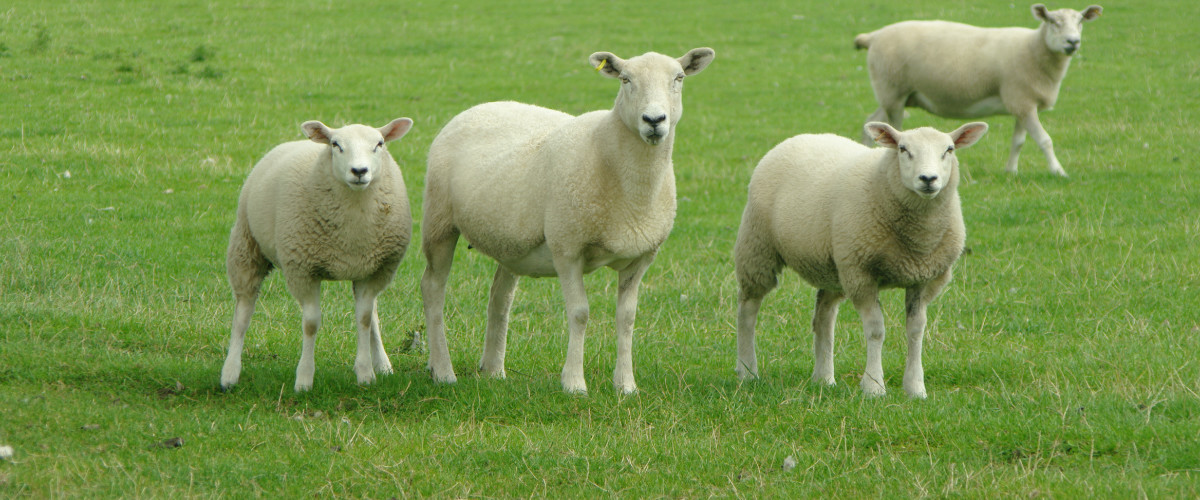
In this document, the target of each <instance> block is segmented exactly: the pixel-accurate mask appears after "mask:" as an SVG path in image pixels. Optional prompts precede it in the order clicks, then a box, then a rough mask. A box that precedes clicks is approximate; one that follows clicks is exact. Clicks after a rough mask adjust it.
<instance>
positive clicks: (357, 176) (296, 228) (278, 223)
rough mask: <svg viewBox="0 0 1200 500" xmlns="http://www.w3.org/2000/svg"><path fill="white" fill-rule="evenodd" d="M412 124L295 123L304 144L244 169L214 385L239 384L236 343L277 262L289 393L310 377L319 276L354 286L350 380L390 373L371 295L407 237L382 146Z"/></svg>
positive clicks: (308, 383)
mask: <svg viewBox="0 0 1200 500" xmlns="http://www.w3.org/2000/svg"><path fill="white" fill-rule="evenodd" d="M412 123H413V122H412V120H410V119H408V118H398V119H395V120H392V122H391V123H388V124H387V125H384V126H383V127H380V128H378V129H376V128H372V127H368V126H365V125H348V126H345V127H342V128H339V129H330V128H329V127H326V126H325V124H323V123H321V122H318V121H309V122H305V123H304V124H303V125H301V129H302V130H303V131H304V134H305V135H307V136H308V138H309V139H310V140H308V141H295V142H289V143H285V144H281V145H279V146H277V147H275V149H272V150H271V151H270V152H269V153H267V155H266V156H264V157H263V159H262V160H260V161H259V162H258V164H257V165H255V166H254V169H253V170H251V171H250V176H249V177H248V178H247V179H246V183H245V185H244V186H243V187H242V193H241V196H240V197H239V198H238V209H237V221H236V222H234V225H233V231H232V233H231V234H230V236H229V250H228V252H227V255H226V270H227V272H228V274H229V284H230V286H231V287H233V295H234V297H235V298H236V299H237V306H236V309H235V312H234V317H233V330H232V333H231V334H230V336H229V354H228V355H227V357H226V358H225V366H224V368H222V369H221V387H222V388H229V387H231V386H233V385H234V384H236V383H237V382H238V377H239V375H240V374H241V371H242V345H243V342H244V340H245V337H246V328H247V327H248V326H249V325H250V316H251V315H252V314H253V313H254V302H255V301H256V300H257V299H258V291H259V287H260V285H262V281H263V279H264V278H266V276H267V273H269V272H270V271H271V268H273V267H279V268H280V270H282V271H283V276H284V278H285V279H286V280H287V287H288V291H289V292H291V294H292V296H293V297H295V298H296V300H297V301H299V302H300V307H301V309H302V311H303V313H302V314H303V333H304V342H303V349H302V351H301V353H300V364H299V365H298V366H297V367H296V386H295V390H296V391H306V390H309V389H311V388H312V383H313V370H314V366H313V348H314V345H315V343H316V335H317V327H318V326H319V325H320V322H321V303H320V300H321V281H324V280H349V281H353V282H354V309H355V318H356V319H357V322H358V352H357V355H356V356H355V358H354V373H356V374H357V375H358V383H360V384H367V383H371V382H373V381H374V380H375V373H385V374H386V373H391V372H392V363H391V361H390V360H388V357H387V353H386V352H384V349H383V342H382V341H381V340H380V333H379V316H378V314H377V313H376V311H375V298H376V297H377V296H378V295H379V293H380V292H382V291H383V289H384V288H386V287H387V286H388V284H389V283H391V282H392V277H393V276H394V275H395V274H396V267H397V266H398V265H399V264H400V259H401V258H402V257H403V256H404V251H405V249H407V248H408V242H409V240H410V238H411V236H412V216H411V215H410V213H409V207H408V197H407V195H406V193H405V187H404V179H403V178H402V176H401V174H400V168H399V167H398V166H397V165H396V162H395V160H393V159H392V156H391V155H390V154H388V152H387V147H386V146H385V145H384V144H385V143H386V142H388V141H393V140H396V139H399V138H401V137H403V136H404V134H405V133H407V132H408V130H409V128H411V127H412Z"/></svg>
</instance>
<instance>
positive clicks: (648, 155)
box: [593, 111, 675, 206]
mask: <svg viewBox="0 0 1200 500" xmlns="http://www.w3.org/2000/svg"><path fill="white" fill-rule="evenodd" d="M596 133H597V136H598V137H596V138H595V142H593V144H607V145H608V147H603V148H601V150H600V159H601V165H600V168H601V169H604V170H608V171H609V172H611V174H612V177H611V178H614V179H616V180H617V184H618V186H619V192H620V194H621V195H622V196H624V198H625V199H626V200H627V201H629V202H631V203H633V204H634V205H639V206H645V205H649V204H650V203H651V202H653V201H654V199H655V197H656V195H657V194H658V193H659V192H660V191H661V189H662V187H663V182H665V181H667V179H670V180H672V181H673V180H674V172H673V171H672V169H671V152H672V149H673V147H674V144H675V127H674V124H672V127H671V131H670V132H669V133H668V134H667V137H665V138H663V141H662V142H661V143H659V144H658V145H657V146H651V145H650V144H646V142H645V141H643V140H642V138H641V137H640V136H639V135H638V134H637V132H633V131H630V130H629V128H628V127H626V126H625V124H624V123H623V122H622V121H621V119H620V117H619V116H618V115H617V113H616V112H615V111H614V112H612V113H610V114H609V116H608V118H607V119H606V120H605V122H604V125H603V126H601V127H599V128H598V129H597V131H596Z"/></svg>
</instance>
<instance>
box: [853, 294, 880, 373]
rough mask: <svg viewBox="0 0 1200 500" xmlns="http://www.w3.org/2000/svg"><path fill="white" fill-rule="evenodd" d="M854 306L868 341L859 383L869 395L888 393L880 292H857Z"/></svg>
mask: <svg viewBox="0 0 1200 500" xmlns="http://www.w3.org/2000/svg"><path fill="white" fill-rule="evenodd" d="M853 300H854V308H855V309H857V310H858V315H859V317H860V318H861V319H862V325H863V337H864V338H865V339H866V342H867V364H866V368H865V369H864V371H863V377H862V381H861V382H860V383H859V385H860V386H861V387H862V391H863V393H864V394H866V395H868V396H882V395H884V394H886V393H887V389H886V386H885V385H884V378H883V338H884V326H883V309H882V308H881V307H880V306H879V292H878V290H872V291H870V293H861V292H860V293H857V294H855V295H854V297H853Z"/></svg>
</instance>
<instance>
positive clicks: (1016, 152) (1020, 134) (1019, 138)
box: [1004, 118, 1026, 175]
mask: <svg viewBox="0 0 1200 500" xmlns="http://www.w3.org/2000/svg"><path fill="white" fill-rule="evenodd" d="M1025 136H1026V132H1025V126H1024V125H1022V124H1021V119H1020V118H1017V120H1016V125H1014V126H1013V136H1012V146H1011V147H1010V148H1009V150H1008V162H1007V163H1006V164H1005V165H1004V170H1005V171H1006V172H1008V173H1010V174H1014V175H1015V174H1016V173H1017V159H1018V157H1020V156H1021V146H1024V145H1025Z"/></svg>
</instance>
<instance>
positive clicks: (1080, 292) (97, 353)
mask: <svg viewBox="0 0 1200 500" xmlns="http://www.w3.org/2000/svg"><path fill="white" fill-rule="evenodd" d="M280 5H281V4H279V3H277V2H266V1H261V0H245V1H224V0H222V1H213V2H184V1H178V0H166V1H161V2H136V1H127V0H109V1H80V2H46V1H36V2H35V1H29V0H13V1H10V2H6V4H5V5H4V6H3V7H0V118H2V120H0V152H2V153H3V154H2V155H0V200H2V201H0V262H2V263H0V445H9V446H12V447H13V449H14V454H13V456H12V457H11V458H10V459H8V460H0V496H3V497H35V498H43V497H63V496H67V497H172V498H176V497H244V496H269V497H298V496H310V495H336V496H339V497H370V498H389V497H397V498H407V497H426V496H435V497H535V496H538V497H540V496H549V497H584V496H588V497H635V498H637V497H708V496H719V497H743V496H745V497H760V496H779V497H793V498H794V497H814V496H831V497H850V498H855V497H881V496H886V497H901V498H905V497H930V496H932V497H944V496H963V497H987V498H994V497H1020V498H1039V497H1080V496H1096V497H1115V498H1128V497H1143V496H1145V497H1177V498H1178V497H1196V496H1200V394H1198V393H1200V362H1198V360H1197V353H1198V352H1200V308H1198V307H1197V306H1198V305H1200V300H1198V299H1200V201H1198V198H1197V194H1196V193H1197V190H1200V169H1198V168H1197V157H1198V155H1197V147H1198V146H1197V145H1198V144H1200V133H1197V129H1196V128H1195V127H1196V125H1197V123H1198V122H1200V100H1198V98H1197V88H1200V51H1198V50H1197V49H1196V47H1195V46H1194V44H1187V43H1182V42H1181V40H1183V39H1184V38H1186V37H1187V36H1194V31H1195V30H1194V19H1190V18H1189V16H1186V15H1181V14H1180V13H1182V12H1192V11H1194V7H1193V6H1192V4H1191V3H1189V2H1183V1H1180V0H1169V1H1166V2H1160V3H1158V4H1156V5H1155V7H1154V8H1145V7H1136V6H1131V5H1127V4H1112V5H1108V4H1104V7H1105V10H1104V15H1103V16H1102V17H1101V18H1100V19H1098V20H1096V21H1094V22H1090V23H1088V24H1087V25H1086V27H1085V29H1084V32H1083V45H1082V49H1081V51H1080V52H1079V53H1078V54H1077V55H1076V56H1075V57H1074V60H1073V62H1072V64H1071V68H1070V71H1069V73H1068V75H1067V77H1066V79H1065V81H1064V83H1063V89H1062V94H1061V96H1060V98H1059V101H1058V104H1057V106H1056V109H1055V110H1054V111H1050V112H1045V113H1043V114H1042V115H1041V117H1042V123H1043V124H1044V125H1045V128H1046V130H1047V131H1048V132H1049V133H1050V135H1051V136H1052V137H1053V138H1054V141H1055V142H1054V144H1055V150H1056V152H1057V154H1058V157H1059V159H1060V160H1061V161H1062V163H1063V165H1064V167H1065V168H1066V170H1067V172H1069V173H1070V174H1071V178H1070V179H1060V178H1057V177H1055V176H1053V175H1051V174H1050V173H1049V172H1048V171H1047V169H1046V163H1045V160H1044V158H1043V157H1042V155H1041V153H1040V151H1038V149H1037V147H1036V145H1034V144H1032V143H1027V144H1026V146H1025V149H1024V151H1023V154H1022V156H1021V160H1022V162H1021V172H1020V174H1019V175H1017V176H1012V175H1008V174H1006V173H1005V172H1004V171H1003V166H1004V160H1005V158H1006V157H1007V154H1008V145H1009V137H1010V135H1011V133H1012V127H1013V124H1012V119H1011V118H1010V117H1007V116H1001V117H992V118H988V119H986V121H987V122H988V123H989V124H990V125H991V131H990V132H989V134H988V135H987V136H985V137H984V138H983V139H982V140H981V141H980V142H979V143H978V144H977V145H975V146H973V147H972V148H970V149H969V150H965V151H963V152H962V153H961V155H960V158H961V160H962V162H963V177H964V180H965V182H964V184H963V185H962V186H961V188H960V193H961V195H962V199H963V211H964V218H965V220H966V226H967V246H968V247H969V250H970V251H969V253H967V254H966V255H964V256H963V257H962V258H961V259H960V260H959V262H958V264H957V266H956V268H955V280H954V281H953V282H952V283H951V284H950V285H949V287H948V288H947V290H946V292H945V293H944V294H943V295H942V296H941V297H940V298H938V299H937V300H936V301H934V302H933V304H932V305H931V306H930V309H929V325H928V327H927V337H926V341H925V370H926V385H927V388H928V390H929V399H928V400H925V401H913V400H910V399H908V398H907V397H906V396H905V395H904V392H903V390H902V389H901V387H900V376H901V373H902V370H903V363H904V342H903V329H902V327H901V325H902V323H903V300H902V295H903V294H902V293H901V292H896V291H893V292H888V293H885V294H884V295H883V307H884V310H885V318H886V322H887V323H886V324H887V327H888V335H889V339H888V340H887V341H886V343H885V347H884V360H883V366H884V370H885V374H886V375H887V377H888V380H887V388H888V394H887V395H886V396H884V397H881V398H866V397H864V396H863V395H862V394H861V392H860V391H859V389H858V378H859V376H860V375H861V373H862V368H863V363H864V357H865V355H864V342H863V340H862V335H861V324H860V323H859V321H858V316H857V313H856V312H855V311H854V310H853V307H843V308H842V311H841V314H840V316H839V321H838V327H837V330H836V336H837V341H836V347H835V355H834V356H835V363H836V364H835V368H836V374H837V382H838V385H837V386H835V387H832V388H821V387H817V386H815V385H813V384H811V383H810V382H809V374H810V373H811V370H812V340H811V338H812V337H811V329H810V321H811V315H812V306H813V304H812V303H813V297H814V290H813V289H812V288H811V287H809V286H807V285H806V284H804V283H802V282H801V281H800V280H799V279H798V278H796V277H795V275H794V274H792V273H790V272H785V273H784V274H781V285H780V287H779V288H778V289H777V291H776V292H775V293H773V294H771V295H769V296H768V297H767V299H766V300H765V302H764V305H763V309H762V313H761V314H760V317H759V330H758V331H759V336H758V342H759V344H758V351H759V367H760V370H761V373H762V378H761V379H760V380H757V381H751V382H746V383H741V382H739V381H738V380H737V377H736V376H735V374H734V361H735V342H734V340H735V334H734V332H735V327H734V322H735V309H736V302H737V301H736V293H737V292H736V290H737V288H736V280H735V279H734V273H733V262H732V248H733V243H734V237H735V234H736V231H737V225H738V222H739V220H740V215H741V210H742V207H743V205H744V203H745V193H746V191H745V189H746V184H747V182H748V180H749V177H750V173H751V171H752V169H753V167H754V165H755V164H756V163H757V161H758V159H759V158H760V157H761V156H762V155H763V154H764V153H765V152H766V151H767V150H769V149H770V148H771V147H772V146H774V145H775V144H777V143H779V142H780V141H782V140H784V139H786V138H787V137H790V136H792V135H795V134H799V133H815V132H834V133H838V134H842V135H846V136H850V137H857V136H858V133H859V130H860V128H861V126H862V122H863V120H864V118H865V117H866V116H867V115H868V114H870V113H871V112H872V111H873V110H874V109H875V107H876V103H875V101H874V98H873V97H872V94H871V89H870V85H869V81H868V78H867V73H866V70H865V68H864V61H865V53H863V52H858V51H855V50H854V49H853V45H852V41H853V38H854V36H855V35H856V34H858V33H862V32H865V31H870V30H873V29H876V28H878V27H880V26H883V25H885V24H888V23H891V22H894V21H898V20H902V19H908V18H926V19H932V18H941V19H948V20H955V21H961V22H968V23H972V24H977V25H983V26H1025V27H1034V26H1036V22H1035V21H1034V19H1033V18H1032V16H1031V14H1030V12H1029V6H1028V5H1026V4H1022V3H1014V4H1012V5H1011V6H1010V5H1009V4H1007V3H995V2H992V3H970V4H949V3H946V2H934V1H929V0H919V1H915V2H905V3H903V4H900V3H893V4H888V3H870V5H869V7H864V6H862V5H861V4H858V3H848V2H800V3H798V2H781V1H770V2H757V3H755V4H754V5H753V6H752V7H751V6H746V5H739V4H737V3H730V2H709V1H707V0H701V1H695V2H687V3H680V4H678V5H663V4H658V3H644V2H631V1H626V0H618V1H614V2H605V3H603V4H593V3H589V2H548V1H541V0H534V1H528V2H522V3H519V4H515V5H504V3H502V2H487V1H478V0H463V1H460V2H428V1H426V2H377V1H369V2H329V1H301V2H291V3H289V5H288V6H287V7H282V6H280ZM1085 6H1086V4H1069V5H1062V4H1050V7H1051V8H1059V7H1072V8H1076V9H1081V8H1083V7H1085ZM1189 34H1191V35H1189ZM701 46H708V47H712V48H714V49H715V50H716V53H717V57H716V59H715V61H714V62H713V63H712V65H711V66H710V67H709V68H708V69H707V70H706V71H705V72H704V73H702V74H698V75H695V76H694V77H690V78H689V79H688V80H687V83H686V85H685V90H684V96H683V100H684V113H683V119H682V121H681V122H680V124H679V128H678V135H677V139H676V144H675V148H676V149H675V154H674V163H675V173H676V182H677V189H678V199H679V200H678V214H677V217H676V222H675V228H674V231H673V233H672V235H671V237H670V238H669V239H668V240H667V242H666V244H665V245H664V247H663V249H662V251H661V252H660V253H659V255H658V258H657V260H656V262H655V263H654V264H653V265H652V266H651V267H650V270H649V271H648V273H647V274H646V277H645V280H644V282H643V284H642V288H641V302H640V308H639V314H638V318H637V323H636V326H635V336H634V369H635V372H636V374H637V379H638V386H639V388H640V392H638V393H636V394H634V395H632V396H621V395H619V394H617V393H616V391H614V390H613V388H612V385H611V373H612V366H613V360H614V357H615V345H614V336H613V332H614V330H615V325H614V319H613V311H614V302H615V295H616V274H615V273H614V272H612V271H609V270H600V271H597V272H596V273H594V274H592V275H590V276H588V278H587V284H588V291H589V300H590V302H591V320H590V322H589V328H588V339H587V348H586V357H585V361H584V369H585V375H586V377H587V380H588V383H589V388H590V393H589V395H588V396H586V397H578V396H571V395H566V394H564V393H563V392H562V391H561V389H560V385H559V371H560V369H561V367H562V362H563V359H564V355H565V350H566V342H567V336H566V320H565V318H564V314H563V311H562V296H561V293H560V290H559V287H558V284H557V282H556V281H555V280H552V279H540V280H539V279H524V280H522V282H521V285H520V288H519V290H518V292H517V296H516V300H515V301H514V304H513V311H512V321H511V324H510V328H509V341H508V356H507V371H508V379H507V380H504V381H497V380H490V379H485V378H481V377H478V376H476V375H475V371H474V367H475V365H476V363H477V362H478V360H479V355H480V353H481V350H482V344H483V327H484V321H485V317H486V314H485V306H486V300H487V291H488V287H489V285H490V283H491V278H492V275H493V272H494V264H493V263H492V262H491V261H490V260H489V259H487V258H486V257H484V256H482V255H479V254H477V253H475V252H473V251H469V250H468V249H467V248H466V244H465V243H460V244H459V247H458V253H457V256H456V259H455V265H454V268H453V270H452V271H451V275H450V284H449V293H448V296H447V303H446V323H447V331H448V335H449V343H450V353H451V358H452V360H453V362H454V365H455V368H456V370H457V372H458V374H459V381H458V383H457V384H456V385H452V386H447V385H437V384H434V383H432V381H431V380H430V377H429V374H428V373H427V372H426V370H425V363H426V360H427V355H426V354H425V353H423V352H419V351H416V350H406V349H405V347H406V345H407V344H408V339H409V338H410V337H411V333H412V332H423V330H424V325H423V323H424V318H423V316H422V313H421V302H420V293H419V282H420V275H421V273H422V271H423V270H424V266H425V263H424V258H423V256H422V255H421V252H420V250H419V243H420V240H419V238H415V239H414V245H413V246H411V247H410V249H409V252H408V254H407V256H406V257H405V259H404V262H403V263H402V265H401V267H400V270H399V272H398V274H397V276H396V279H395V281H394V282H393V284H392V286H391V288H389V289H388V290H387V291H386V292H384V294H383V295H382V296H381V297H380V301H379V307H380V321H381V323H382V328H383V332H384V343H385V345H386V346H387V349H388V353H389V355H390V356H391V359H392V362H393V364H394V365H395V368H396V373H395V374H393V375H391V376H385V377H382V378H380V380H379V381H378V382H377V383H376V384H374V385H371V386H364V387H359V386H358V385H357V384H356V383H355V376H354V372H353V370H352V364H353V359H354V343H355V339H354V331H355V329H354V328H355V327H354V321H353V318H352V316H353V315H352V311H353V299H352V296H351V291H350V287H349V285H348V284H347V283H326V285H325V287H324V293H323V298H322V306H323V310H324V317H323V322H322V327H321V333H320V335H319V336H318V340H317V348H316V367H317V368H316V370H317V371H316V380H315V384H314V389H313V390H312V391H311V392H309V393H304V394H296V393H294V392H293V391H292V383H293V381H294V377H295V366H296V362H297V360H298V358H299V352H300V333H299V332H300V311H299V307H298V306H297V304H296V303H295V301H294V300H293V299H292V297H291V296H290V295H289V294H288V293H287V290H286V288H285V286H284V284H283V281H282V280H281V279H280V276H278V275H273V276H272V277H270V278H268V280H267V282H266V284H265V286H264V288H263V293H262V296H261V298H260V300H259V303H258V309H257V311H256V313H255V315H254V318H253V320H252V322H251V325H250V330H249V333H248V334H247V338H246V350H245V356H244V358H243V363H244V364H243V372H242V380H241V383H240V384H239V385H238V386H236V388H235V389H234V390H232V391H230V392H221V391H220V390H219V387H218V382H219V374H220V368H221V363H222V360H223V359H224V355H225V349H226V346H227V343H228V341H229V324H230V319H231V316H232V311H233V298H232V296H231V293H230V291H229V287H228V285H227V283H226V281H225V263H224V262H225V258H224V253H225V246H226V244H227V242H228V236H229V228H230V227H231V225H232V223H233V218H234V208H235V206H236V203H237V195H238V191H239V188H240V186H241V183H242V181H243V180H244V179H245V175H246V173H247V172H248V171H249V169H250V167H251V166H252V165H253V164H254V162H255V161H256V160H257V159H258V158H259V157H261V155H263V154H264V153H265V152H266V151H267V150H269V149H270V148H271V147H272V146H274V145H276V144H278V143H280V142H283V141H288V140H295V139H299V138H300V134H299V124H300V123H302V122H303V121H305V120H310V119H319V120H322V121H324V122H325V123H327V124H330V125H331V126H340V125H343V124H347V123H367V124H371V125H373V126H380V125H383V124H385V123H387V122H388V121H389V120H391V119H393V118H396V117H400V116H408V117H411V118H413V119H414V121H415V122H416V124H415V126H414V128H413V129H412V132H410V133H409V134H408V135H407V136H405V137H404V138H403V139H401V140H399V141H397V142H394V143H391V144H390V145H389V149H390V151H391V153H392V155H393V156H394V157H395V158H396V160H397V162H398V163H399V164H400V166H401V169H402V170H403V172H404V176H405V181H406V183H407V184H408V188H409V198H410V200H412V202H413V214H414V218H415V228H414V232H416V231H418V230H419V227H420V222H421V207H420V203H421V200H422V199H423V196H422V188H423V186H424V172H425V153H426V151H427V149H428V146H429V143H430V142H431V141H432V139H433V137H434V136H435V135H436V134H437V132H438V130H440V128H441V127H442V125H444V124H445V123H446V122H447V121H448V120H449V119H450V118H451V117H452V116H454V115H455V114H457V113H458V112H460V111H462V110H464V109H466V108H468V107H470V106H472V105H474V104H477V103H480V102H485V101H493V100H508V99H511V100H517V101H524V102H530V103H534V104H539V105H542V106H546V107H551V108H556V109H560V110H563V111H566V112H569V113H572V114H578V113H582V112H585V111H589V110H593V109H602V108H608V107H610V106H611V105H612V102H613V98H614V97H615V95H616V92H617V84H616V83H615V81H614V80H611V79H606V78H602V77H600V76H598V75H597V74H596V72H595V71H593V70H592V68H590V67H588V65H587V57H588V55H589V54H591V53H592V52H595V51H600V50H605V51H611V52H614V53H616V54H617V55H619V56H622V57H631V56H633V55H637V54H641V53H643V52H646V51H650V50H653V51H657V52H662V53H665V54H668V55H671V56H674V57H677V56H680V55H682V54H683V53H684V52H686V51H687V50H688V49H691V48H693V47H701ZM961 122H962V121H960V120H946V119H941V118H936V117H933V116H930V115H929V114H927V113H924V112H922V111H919V110H913V111H911V116H910V117H909V118H908V120H907V121H906V122H905V126H906V127H916V126H922V125H931V126H935V127H937V128H939V129H941V130H944V131H948V130H951V129H953V128H954V127H956V126H957V125H958V124H959V123H961ZM177 445H178V446H177ZM789 457H791V458H792V459H793V460H794V462H795V467H794V468H790V469H785V468H783V467H782V466H783V464H784V462H785V460H786V459H788V458H789Z"/></svg>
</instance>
